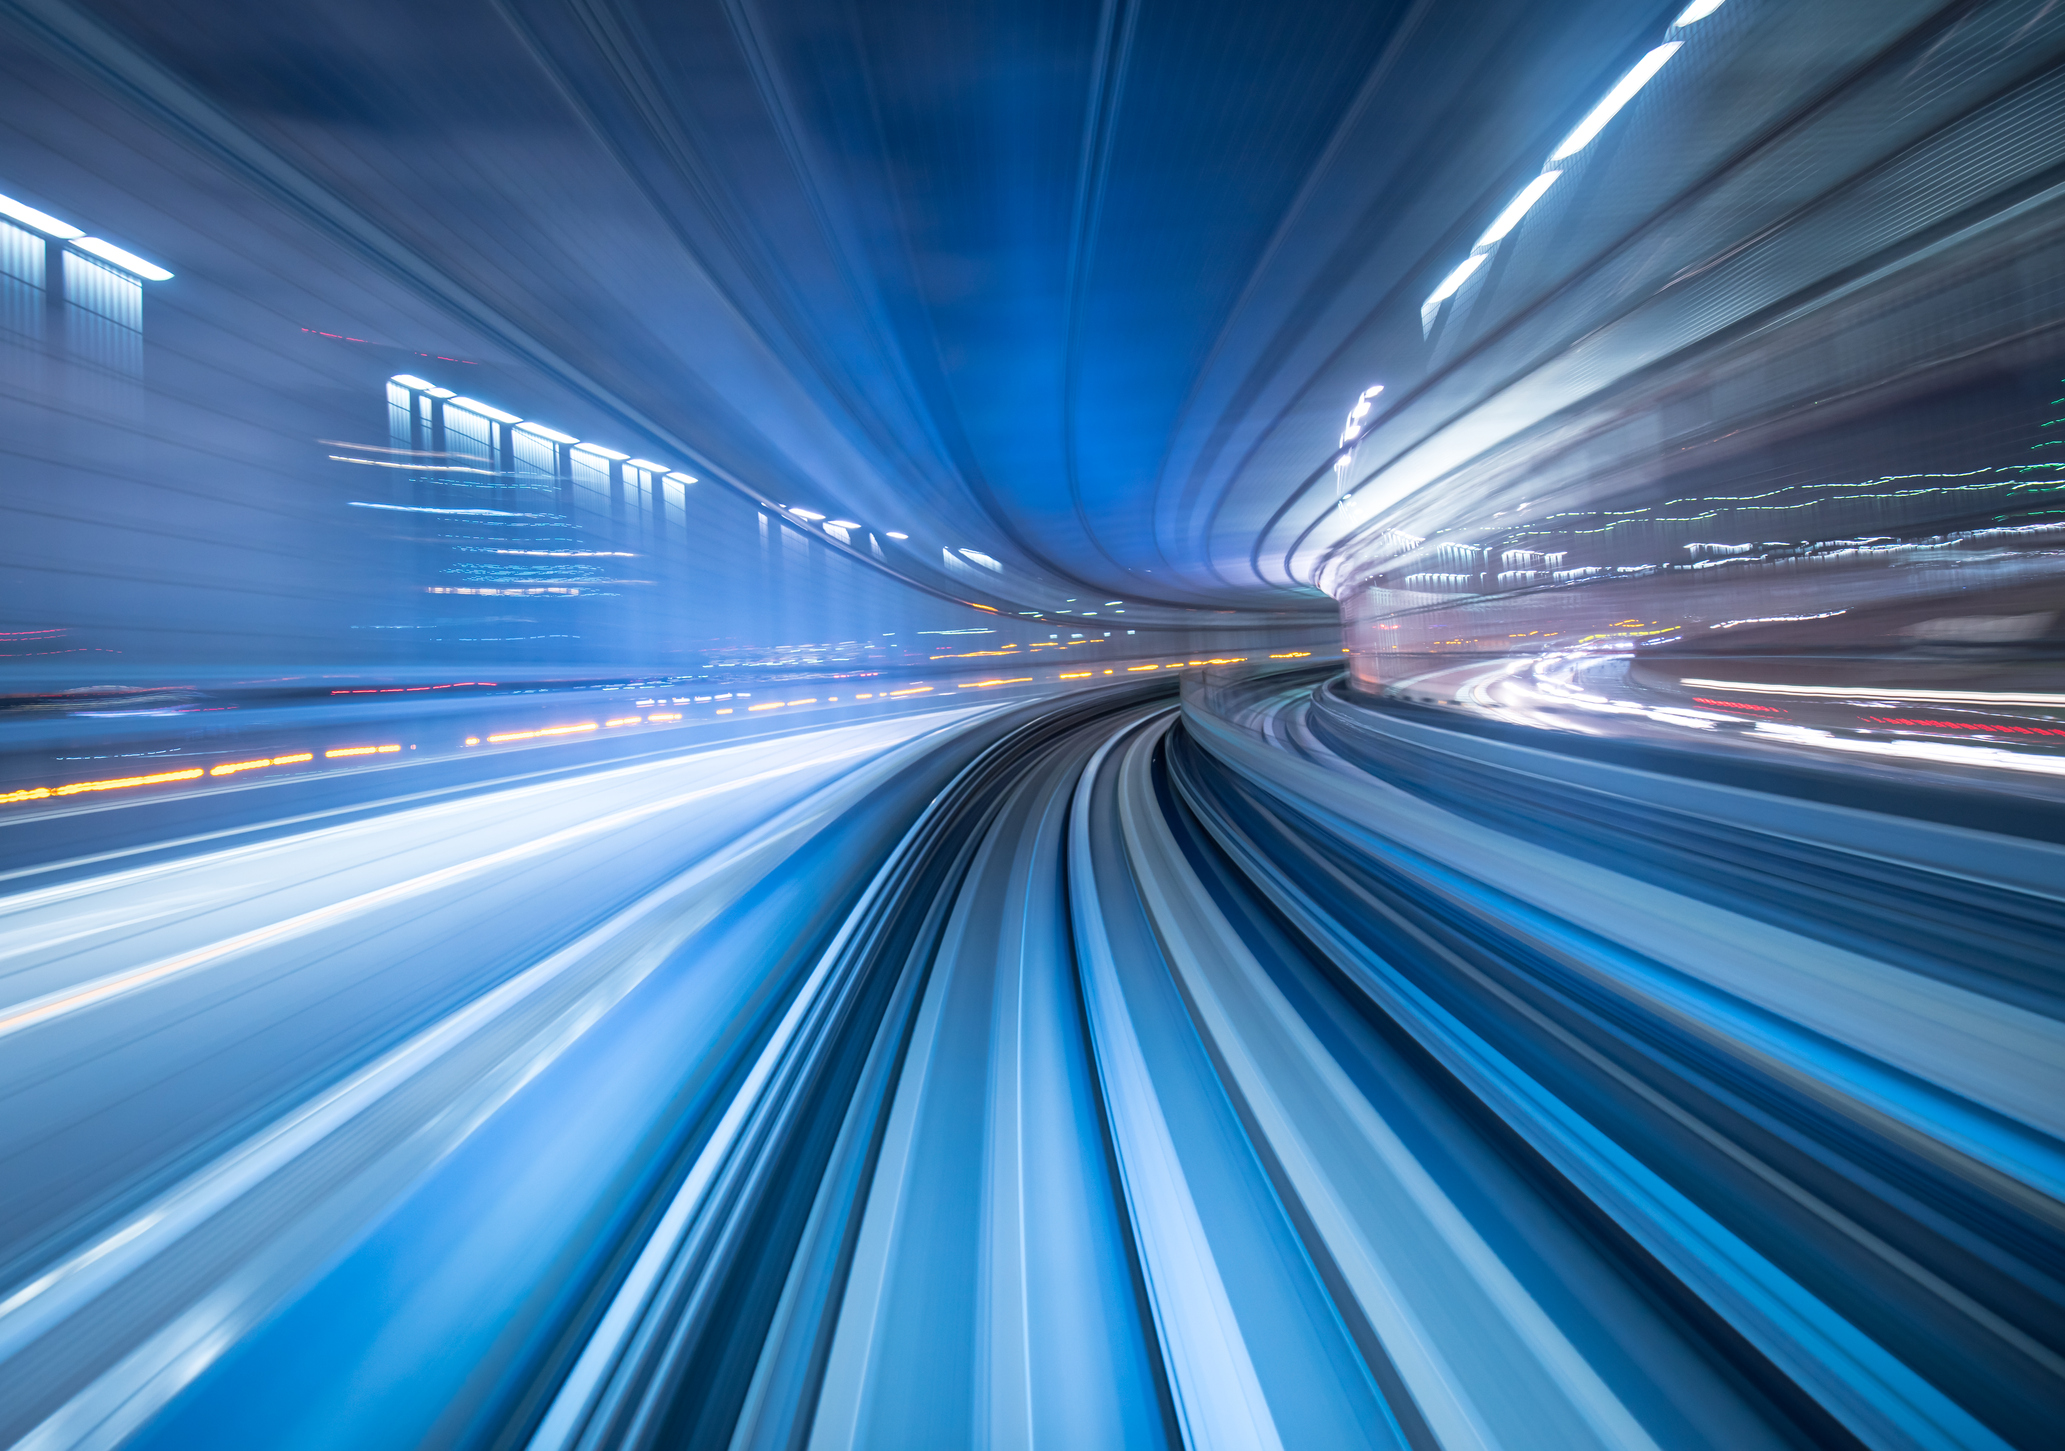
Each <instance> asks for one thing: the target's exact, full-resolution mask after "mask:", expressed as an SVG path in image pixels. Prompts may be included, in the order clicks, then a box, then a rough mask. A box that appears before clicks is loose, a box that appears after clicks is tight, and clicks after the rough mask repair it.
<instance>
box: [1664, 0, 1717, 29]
mask: <svg viewBox="0 0 2065 1451" xmlns="http://www.w3.org/2000/svg"><path fill="white" fill-rule="evenodd" d="M1725 3H1726V0H1692V3H1691V4H1690V5H1687V6H1686V7H1685V8H1684V9H1683V10H1681V11H1679V12H1678V18H1677V19H1676V20H1673V21H1672V22H1671V29H1673V30H1683V29H1684V28H1685V27H1686V26H1688V25H1691V24H1694V23H1695V22H1697V21H1701V20H1704V19H1706V18H1707V17H1708V16H1709V15H1711V14H1713V13H1714V12H1715V11H1716V10H1719V9H1720V8H1721V6H1722V5H1723V4H1725Z"/></svg>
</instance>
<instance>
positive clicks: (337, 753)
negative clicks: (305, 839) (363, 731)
mask: <svg viewBox="0 0 2065 1451" xmlns="http://www.w3.org/2000/svg"><path fill="white" fill-rule="evenodd" d="M409 749H410V750H414V749H415V747H414V746H411V747H410V748H409ZM400 750H401V746H400V745H399V744H394V745H385V746H338V747H336V748H335V749H332V750H327V751H324V752H323V759H324V760H326V761H334V760H337V759H338V758H340V757H345V756H391V755H394V754H396V753H398V752H399V751H400ZM314 759H315V752H313V751H297V752H294V753H292V754H290V755H284V756H260V757H258V758H257V759H255V760H250V761H225V762H223V763H222V764H221V765H219V766H210V767H208V768H206V769H205V770H204V769H203V768H201V767H199V766H187V767H184V768H182V769H180V770H177V771H153V772H151V773H149V774H148V775H143V776H114V777H109V778H106V779H103V780H99V781H73V782H72V783H70V784H69V785H65V786H31V787H28V788H27V789H25V790H21V791H7V792H0V806H12V805H14V804H15V803H16V802H19V801H48V800H50V799H52V798H53V797H65V796H83V795H86V794H87V793H89V792H92V793H98V792H101V791H132V790H134V789H136V788H137V787H139V786H163V785H167V784H169V783H172V782H176V781H198V780H200V779H201V778H202V777H203V776H235V775H239V774H241V773H242V772H245V771H256V770H258V769H259V768H260V767H262V766H300V765H306V764H307V763H308V762H310V761H313V760H314Z"/></svg>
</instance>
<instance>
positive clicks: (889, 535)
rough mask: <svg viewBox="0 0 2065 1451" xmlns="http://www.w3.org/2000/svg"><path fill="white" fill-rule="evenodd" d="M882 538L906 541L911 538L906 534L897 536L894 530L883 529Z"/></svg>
mask: <svg viewBox="0 0 2065 1451" xmlns="http://www.w3.org/2000/svg"><path fill="white" fill-rule="evenodd" d="M882 537H883V538H884V539H908V538H910V537H911V536H910V535H908V534H899V533H897V532H896V531H895V530H894V529H884V530H883V531H882Z"/></svg>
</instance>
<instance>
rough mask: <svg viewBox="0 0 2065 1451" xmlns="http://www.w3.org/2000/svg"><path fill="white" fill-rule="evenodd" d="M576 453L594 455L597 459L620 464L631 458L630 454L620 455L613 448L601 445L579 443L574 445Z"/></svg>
mask: <svg viewBox="0 0 2065 1451" xmlns="http://www.w3.org/2000/svg"><path fill="white" fill-rule="evenodd" d="M574 452H575V453H587V454H593V455H595V457H597V458H606V459H611V460H615V461H619V462H621V461H622V460H624V459H627V458H629V457H631V455H629V454H628V453H618V452H617V451H616V450H615V449H613V448H603V447H602V446H601V445H599V444H593V443H577V444H575V445H574Z"/></svg>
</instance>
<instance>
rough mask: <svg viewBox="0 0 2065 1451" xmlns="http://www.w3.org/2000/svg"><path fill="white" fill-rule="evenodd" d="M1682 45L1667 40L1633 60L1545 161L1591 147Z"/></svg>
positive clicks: (1573, 154) (1559, 159) (1676, 41)
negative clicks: (1630, 65) (1589, 112)
mask: <svg viewBox="0 0 2065 1451" xmlns="http://www.w3.org/2000/svg"><path fill="white" fill-rule="evenodd" d="M1684 43H1685V42H1684V41H1682V40H1667V41H1665V42H1664V43H1663V44H1662V45H1659V46H1658V47H1657V48H1656V49H1655V50H1652V51H1651V52H1649V54H1647V55H1645V56H1643V57H1642V59H1640V60H1638V61H1636V62H1635V66H1634V69H1633V70H1630V71H1629V72H1628V73H1627V74H1626V75H1624V76H1622V77H1621V78H1620V79H1619V80H1618V81H1616V82H1615V83H1614V86H1613V89H1612V90H1610V91H1608V92H1607V93H1606V98H1605V99H1604V100H1602V101H1601V102H1600V103H1599V104H1598V105H1596V106H1594V107H1592V111H1591V114H1590V115H1588V116H1586V117H1585V119H1584V120H1582V121H1580V122H1578V123H1577V129H1576V130H1575V131H1572V132H1571V133H1570V134H1569V135H1568V136H1566V137H1564V138H1563V144H1562V145H1561V146H1559V147H1557V148H1556V149H1555V150H1554V151H1553V152H1551V153H1550V155H1549V160H1551V161H1561V160H1562V159H1563V158H1564V157H1566V156H1575V155H1577V154H1578V152H1580V151H1582V150H1584V149H1585V148H1586V147H1587V146H1589V145H1591V144H1592V138H1593V137H1594V136H1597V135H1598V134H1599V133H1600V132H1601V131H1604V130H1605V129H1606V123H1607V122H1608V121H1611V120H1612V119H1613V118H1614V117H1615V116H1618V115H1619V114H1620V108H1621V107H1622V106H1625V105H1626V104H1627V103H1628V102H1629V101H1632V100H1633V99H1634V98H1635V92H1637V91H1639V90H1641V89H1642V88H1643V87H1644V86H1646V85H1648V84H1649V82H1650V81H1651V79H1653V78H1654V77H1655V75H1656V73H1657V72H1658V71H1660V70H1662V69H1663V68H1664V62H1665V61H1667V60H1669V59H1670V58H1671V57H1672V56H1674V55H1676V54H1677V53H1678V48H1679V47H1680V46H1682V45H1683V44H1684Z"/></svg>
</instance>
